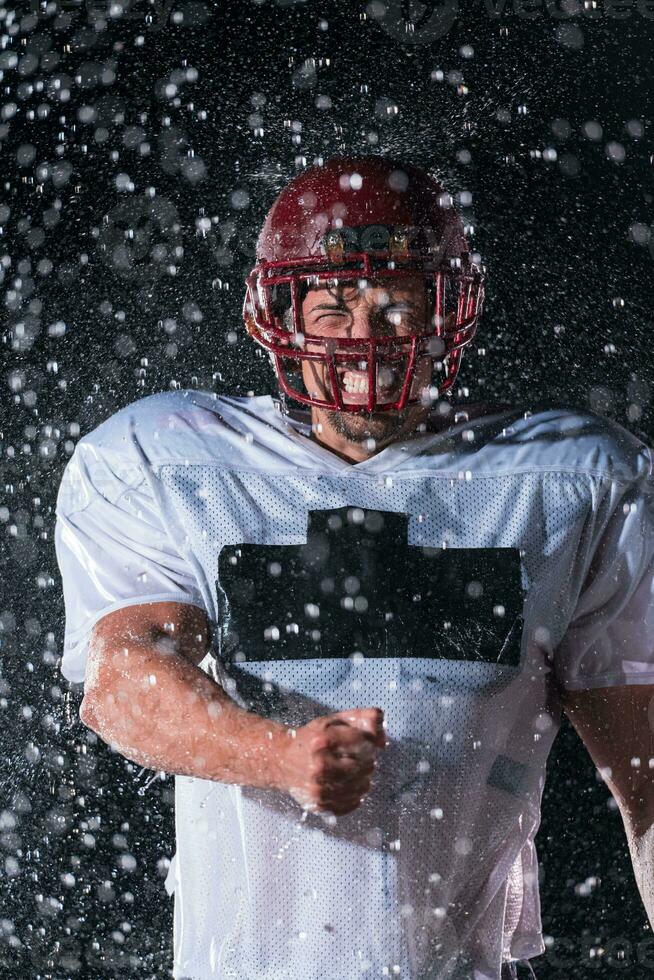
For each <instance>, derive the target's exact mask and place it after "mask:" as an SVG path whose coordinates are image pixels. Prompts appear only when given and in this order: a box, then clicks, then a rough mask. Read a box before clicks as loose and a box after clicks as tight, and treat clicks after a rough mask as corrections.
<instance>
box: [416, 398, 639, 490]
mask: <svg viewBox="0 0 654 980" xmlns="http://www.w3.org/2000/svg"><path fill="white" fill-rule="evenodd" d="M457 408H460V409H466V410H465V411H462V412H460V413H459V412H457V411H455V412H454V413H453V418H454V423H453V424H452V425H450V426H448V428H447V429H445V430H443V431H442V432H440V433H438V432H437V433H430V434H429V435H427V436H425V437H423V438H422V439H421V440H420V441H419V446H417V447H416V448H417V449H418V451H417V452H414V453H413V466H417V467H418V468H431V467H436V468H438V469H440V470H446V471H450V470H455V469H456V471H457V473H458V474H460V473H461V471H463V470H465V471H466V472H468V471H469V472H470V473H471V475H473V476H474V475H475V474H477V475H490V474H493V473H495V474H499V473H517V472H528V471H535V472H536V471H552V472H561V473H563V472H577V473H589V474H593V475H599V476H604V477H606V478H609V479H614V480H623V481H625V482H631V481H634V480H638V479H641V478H643V477H645V478H647V477H649V476H651V469H652V461H651V454H650V451H649V449H648V448H647V446H646V445H645V444H644V443H643V442H642V441H641V440H640V439H638V438H637V437H636V436H635V435H633V434H632V433H631V432H629V431H627V430H626V429H625V428H624V427H623V426H621V425H620V424H619V423H617V422H614V421H612V420H611V419H608V418H605V417H604V416H601V415H596V414H595V413H593V412H582V411H578V410H576V409H566V408H547V409H543V410H537V411H533V412H529V411H525V410H524V408H514V407H510V406H500V407H493V406H483V405H481V406H474V405H471V406H470V409H471V411H468V407H467V406H457ZM406 445H407V447H409V444H408V443H407V444H406ZM406 465H411V464H410V463H409V460H408V459H407V464H406Z"/></svg>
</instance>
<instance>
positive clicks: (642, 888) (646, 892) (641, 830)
mask: <svg viewBox="0 0 654 980" xmlns="http://www.w3.org/2000/svg"><path fill="white" fill-rule="evenodd" d="M623 821H624V825H625V831H626V834H627V842H628V844H629V853H630V854H631V863H632V865H633V869H634V876H635V878H636V884H637V885H638V891H639V892H640V896H641V898H642V900H643V905H644V906H645V911H646V912H647V918H648V919H649V923H650V925H651V927H652V929H654V823H650V824H649V825H647V824H645V823H638V824H637V823H636V822H635V821H633V820H631V819H630V818H629V817H625V816H623Z"/></svg>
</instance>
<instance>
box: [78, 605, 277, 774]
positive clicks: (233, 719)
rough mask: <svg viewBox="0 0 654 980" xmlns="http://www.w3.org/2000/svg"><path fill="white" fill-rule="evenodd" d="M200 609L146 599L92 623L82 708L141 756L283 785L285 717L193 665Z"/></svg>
mask: <svg viewBox="0 0 654 980" xmlns="http://www.w3.org/2000/svg"><path fill="white" fill-rule="evenodd" d="M207 644H208V623H207V618H206V615H205V613H204V612H203V611H202V610H201V609H199V608H198V607H196V606H191V605H187V604H184V603H176V602H160V603H147V604H143V605H135V606H130V607H127V608H126V609H120V610H118V611H116V612H114V613H109V614H108V615H107V616H104V617H103V618H102V619H101V620H100V621H99V622H98V623H97V625H96V626H95V629H94V631H93V635H92V639H91V644H90V649H89V662H88V666H87V673H86V681H85V689H84V699H83V701H82V706H81V709H80V718H81V719H82V721H83V722H84V724H85V725H87V726H88V727H89V728H91V729H93V731H95V732H97V734H98V735H100V737H101V738H102V739H104V741H105V742H107V743H109V744H110V745H111V746H112V747H113V748H115V749H117V750H118V751H119V752H120V753H121V754H122V755H124V756H126V757H127V758H128V759H131V760H132V761H134V762H137V763H138V764H139V765H141V766H146V767H147V768H149V769H157V770H162V771H164V772H169V773H177V774H181V775H187V776H197V777H200V778H202V779H213V780H218V781H220V782H224V783H239V784H241V785H244V786H245V785H247V786H256V787H265V788H282V782H283V780H282V777H281V771H280V765H279V763H280V760H281V756H282V743H283V742H287V741H288V733H289V732H290V731H291V730H290V729H289V728H288V727H287V726H286V725H281V724H279V723H278V722H275V721H270V720H267V719H265V718H262V717H261V716H260V715H257V714H255V713H252V712H248V711H244V710H243V709H242V708H240V707H239V706H238V705H237V704H236V703H235V702H234V701H233V700H232V699H231V698H230V697H229V696H228V695H227V693H226V692H225V691H224V689H223V688H222V687H221V686H220V685H219V684H217V683H216V682H215V681H214V680H213V679H212V678H211V677H209V676H208V675H207V674H205V673H204V671H202V670H200V668H199V667H198V666H197V664H198V663H200V661H201V660H202V659H203V657H204V655H205V653H206V649H207Z"/></svg>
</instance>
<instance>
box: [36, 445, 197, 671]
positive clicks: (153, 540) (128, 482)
mask: <svg viewBox="0 0 654 980" xmlns="http://www.w3.org/2000/svg"><path fill="white" fill-rule="evenodd" d="M55 551H56V555H57V562H58V565H59V571H60V574H61V578H62V583H63V593H64V607H65V617H66V619H65V628H64V649H63V658H62V663H61V671H62V673H63V675H64V677H66V678H67V679H68V680H70V681H72V682H76V683H81V682H83V681H84V677H85V672H86V660H87V653H88V643H89V639H90V634H91V631H92V629H93V626H94V625H95V623H96V622H97V621H98V620H99V619H101V618H102V617H103V616H105V615H106V614H107V613H110V612H114V611H115V610H117V609H121V608H123V607H125V606H130V605H136V604H139V603H144V602H163V601H167V602H187V603H191V604H194V605H197V606H200V607H201V608H203V609H204V608H206V606H205V603H204V602H203V599H202V595H201V591H200V589H199V588H198V583H197V578H196V576H195V574H194V571H193V567H192V564H191V563H190V562H189V561H188V559H187V558H185V557H183V555H182V554H181V553H180V550H179V549H178V548H177V547H176V546H175V544H174V542H173V540H172V537H171V535H170V533H169V531H168V530H167V528H166V526H165V523H164V521H163V519H162V516H161V509H160V507H159V506H158V503H157V501H156V499H155V497H154V495H153V493H152V490H151V488H150V485H149V483H148V480H147V478H146V476H145V474H144V473H143V471H142V469H141V467H139V466H138V465H136V464H129V463H126V464H125V465H124V466H120V467H118V466H116V465H115V463H114V464H112V463H110V462H108V461H107V460H106V459H103V457H102V454H98V453H97V452H94V450H93V447H92V446H91V447H89V446H83V444H82V443H79V444H78V446H77V447H76V449H75V453H74V454H73V456H72V457H71V459H70V460H69V462H68V464H67V466H66V469H65V471H64V475H63V478H62V481H61V484H60V487H59V493H58V496H57V508H56V523H55Z"/></svg>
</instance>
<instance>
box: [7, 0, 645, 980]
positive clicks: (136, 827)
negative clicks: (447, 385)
mask: <svg viewBox="0 0 654 980" xmlns="http://www.w3.org/2000/svg"><path fill="white" fill-rule="evenodd" d="M386 7H387V8H388V9H387V10H386V13H384V3H382V2H381V0H377V2H374V3H372V4H370V5H366V4H365V3H356V2H347V0H306V2H300V0H298V2H293V0H286V2H282V0H279V2H277V3H274V2H272V0H262V2H260V3H255V2H253V0H242V2H235V0H231V2H221V3H215V4H212V3H210V2H209V0H195V2H186V3H185V2H183V0H157V2H156V3H154V4H150V3H148V2H147V0H131V2H130V0H122V13H121V10H120V5H119V4H118V3H113V4H112V3H104V2H100V0H84V2H82V3H77V2H62V0H58V2H49V3H46V2H43V3H40V2H39V3H37V2H36V0H33V2H30V0H24V2H22V3H18V4H14V5H12V4H10V3H8V2H4V3H3V2H0V12H2V14H4V19H3V21H2V22H1V24H0V32H5V33H6V35H7V42H6V44H5V46H4V48H3V49H2V51H0V70H2V72H3V77H2V79H1V81H0V85H1V86H2V89H3V99H2V105H3V108H2V110H1V116H0V161H1V164H2V166H1V168H0V184H1V187H2V194H1V197H0V226H1V227H2V235H1V236H0V261H1V263H2V275H3V280H2V291H3V296H2V310H3V334H2V336H3V347H2V356H3V368H2V376H1V379H0V380H1V384H2V389H1V390H2V402H1V405H2V442H1V450H2V458H1V463H0V466H1V469H2V473H1V477H2V478H1V479H0V489H1V490H2V492H3V500H2V502H0V508H1V509H0V519H1V525H0V526H1V527H2V532H3V533H2V548H3V553H2V568H3V570H4V573H5V575H4V588H3V593H2V597H1V599H0V627H1V632H0V639H1V643H2V646H1V649H0V659H1V665H2V678H1V679H0V697H1V698H2V701H1V702H0V705H1V710H0V717H1V718H2V725H3V729H2V731H3V738H2V761H3V769H4V773H3V784H2V786H3V791H2V800H1V802H0V845H1V848H2V864H1V865H0V875H1V880H2V895H1V897H0V910H1V911H0V934H1V937H2V942H1V943H0V971H1V975H2V976H3V977H11V978H14V977H48V978H50V977H52V978H64V977H84V978H87V977H88V978H92V977H98V978H100V977H118V976H121V977H134V978H136V977H151V976H155V975H168V972H169V970H170V967H171V960H172V956H171V945H172V900H171V899H169V898H168V896H167V894H166V893H165V891H164V888H163V876H165V873H166V865H167V859H169V858H170V857H171V855H172V853H173V851H174V823H173V809H172V802H173V797H172V791H173V779H172V778H166V779H164V780H159V779H158V778H155V780H154V782H152V783H151V784H150V785H149V787H148V788H147V789H144V787H145V783H146V781H147V780H148V779H149V778H150V777H151V776H152V775H153V774H152V773H149V772H144V773H141V772H140V770H139V767H138V766H135V765H133V764H131V763H129V762H127V761H126V760H124V759H122V757H120V756H118V755H116V754H114V753H112V752H111V751H110V750H109V749H108V748H107V747H106V746H105V745H104V744H102V743H101V742H99V741H98V740H97V739H96V738H95V737H94V736H93V735H92V733H90V732H88V731H87V730H86V729H85V728H84V726H83V725H82V724H81V722H80V721H79V720H78V718H77V709H78V705H79V701H80V699H81V687H80V686H79V685H70V684H68V683H67V682H66V681H65V679H64V678H63V677H62V675H61V674H60V671H59V656H60V652H61V643H62V638H63V615H64V611H63V603H62V595H61V585H60V581H59V578H58V573H57V567H56V562H55V556H54V549H53V541H52V531H53V525H54V514H53V508H54V502H55V495H56V490H57V486H58V483H59V480H60V478H61V474H62V471H63V467H64V466H65V463H66V460H67V459H68V458H69V456H70V454H71V453H72V451H73V448H74V444H75V441H76V439H77V438H78V437H79V435H80V434H84V433H85V432H87V431H89V429H91V428H93V427H94V426H95V425H97V424H98V423H99V422H100V421H102V420H103V419H104V418H106V417H107V416H108V415H109V414H111V413H112V412H113V411H115V410H116V409H117V408H119V407H121V406H123V405H125V404H127V403H129V402H130V401H132V400H134V399H135V398H138V397H141V396H143V395H145V394H149V393H150V392H154V391H159V390H164V389H167V388H169V387H176V386H178V387H196V386H197V387H204V388H214V389H215V390H218V391H224V392H231V393H237V394H244V393H246V392H247V391H249V390H256V391H258V392H265V391H268V390H272V389H271V385H272V377H271V374H270V370H269V367H268V365H267V362H266V361H265V360H264V359H262V358H259V357H257V356H256V352H255V351H254V350H253V348H252V347H251V346H250V345H249V342H248V341H247V340H246V338H245V335H244V331H243V329H242V327H241V322H240V307H241V304H242V280H243V274H244V273H245V272H246V271H247V269H248V268H249V265H250V263H251V258H252V255H253V245H254V241H255V238H256V232H257V228H258V226H259V224H260V222H261V220H262V218H263V215H264V214H265V211H266V209H267V207H268V206H269V204H270V203H271V201H272V200H273V198H274V196H275V194H276V193H277V192H278V190H279V189H281V187H282V186H283V184H284V183H285V182H286V181H287V180H288V179H289V178H290V177H291V176H292V175H293V174H294V173H296V172H297V171H298V170H299V169H301V168H302V167H303V166H305V165H307V164H310V163H312V162H313V160H314V159H315V158H316V157H319V156H321V155H322V156H323V157H328V156H330V155H332V154H334V153H338V152H344V151H347V152H366V151H374V152H381V153H385V154H390V155H395V156H397V157H399V158H402V157H405V158H406V159H408V160H410V161H412V162H414V163H417V164H420V165H424V166H427V167H429V168H430V169H431V171H432V172H433V173H434V174H435V175H437V176H438V177H440V178H441V180H442V181H443V182H444V183H445V184H446V186H447V187H448V189H449V190H450V191H451V192H452V193H453V194H454V195H457V194H458V193H460V192H463V191H466V192H470V193H471V194H472V202H471V203H470V204H468V205H466V206H465V207H464V214H465V217H466V220H467V222H468V223H469V224H470V225H472V226H473V227H474V242H475V247H476V248H477V249H478V250H479V252H480V253H481V255H482V257H483V259H484V261H485V262H486V263H487V265H488V268H489V280H488V300H487V304H486V312H485V315H484V319H483V322H482V325H481V329H480V333H479V335H478V337H477V339H476V342H475V344H473V347H472V349H471V350H470V349H469V352H468V354H467V355H466V357H465V359H464V364H463V369H462V372H461V375H460V380H461V388H460V390H459V391H458V393H457V397H458V398H460V399H461V400H463V401H465V400H471V401H474V400H493V399H500V400H503V401H515V402H520V403H525V402H526V403H529V404H530V405H533V404H535V403H537V402H538V403H542V402H546V403H550V404H558V405H564V406H570V407H574V406H581V407H584V408H591V409H593V410H595V411H598V412H600V413H603V414H606V415H609V416H611V417H612V418H614V419H616V420H617V421H618V422H620V423H621V424H622V425H624V426H625V427H627V428H628V429H630V430H631V431H633V432H635V433H637V434H638V435H640V437H641V438H643V439H644V440H646V441H651V438H650V437H651V429H652V416H651V402H650V378H651V371H652V359H651V354H650V350H651V342H650V337H651V331H652V312H651V310H652V271H653V268H654V266H653V263H654V246H652V243H651V236H650V223H651V221H652V192H651V167H652V163H651V161H652V153H653V148H652V126H651V120H650V119H648V118H647V114H648V112H650V111H651V110H650V105H651V96H652V84H651V81H650V77H651V74H652V55H651V53H650V52H651V49H652V41H653V40H654V19H653V18H654V6H653V5H652V4H651V3H650V4H649V6H648V5H647V4H646V3H645V2H643V3H642V4H641V5H640V7H636V5H635V4H634V5H633V6H630V5H629V4H628V3H622V4H613V5H609V4H606V3H602V0H597V6H596V7H592V6H591V5H590V4H589V7H588V8H587V9H586V8H584V7H583V6H582V5H578V4H576V3H575V2H574V0H571V2H570V4H569V5H568V6H567V7H562V6H561V5H560V4H558V3H557V4H554V3H550V4H549V5H546V4H544V3H542V4H540V5H538V4H536V3H530V4H526V3H520V2H519V0H513V2H510V0H507V2H506V4H504V5H502V4H501V3H498V4H496V5H493V4H492V3H491V2H490V0H487V2H484V3H480V2H477V3H470V2H466V0H461V2H460V3H459V4H458V5H456V4H455V0H451V3H450V6H449V7H438V6H435V5H433V4H427V5H425V6H423V5H422V4H419V3H408V2H407V3H401V2H399V0H386ZM107 11H110V13H107ZM139 38H141V39H142V40H139ZM588 124H590V126H589V125H588ZM149 189H154V197H153V196H151V195H152V190H149ZM464 200H467V198H464ZM203 219H204V220H203ZM206 219H208V221H207V220H206ZM651 246H652V247H651ZM610 804H611V800H610V798H609V796H608V792H607V790H606V788H605V786H604V785H603V784H602V783H601V782H599V780H598V779H597V778H596V776H595V772H594V768H593V767H592V765H591V763H590V761H589V759H588V756H587V755H586V753H585V750H583V748H582V746H581V744H580V742H579V740H578V738H577V736H576V735H575V733H574V732H573V731H572V729H571V728H570V727H569V726H568V725H567V724H565V725H564V727H563V730H562V733H561V735H560V736H559V738H558V740H557V742H556V744H555V748H554V750H553V753H552V756H551V758H550V765H549V781H548V785H547V789H546V793H545V799H544V805H543V821H542V826H541V830H540V833H539V836H538V839H537V844H538V846H539V854H540V858H541V864H542V868H541V873H542V882H541V898H542V906H543V924H544V931H545V934H546V936H547V937H548V939H547V943H548V951H547V953H546V954H545V955H544V956H543V957H541V958H540V959H539V960H537V961H535V962H534V967H535V969H536V973H537V975H538V977H539V980H549V978H554V977H571V976H574V977H590V976H596V977H602V978H608V977H612V976H614V975H617V974H619V973H622V974H623V975H627V976H629V977H630V978H632V977H641V976H642V977H646V976H649V975H651V972H652V966H651V965H648V964H652V963H654V955H653V954H652V949H651V948H652V945H654V944H653V943H652V942H651V939H650V937H651V930H650V927H649V925H648V923H647V917H646V914H645V911H644V908H643V906H642V903H641V901H640V898H639V896H638V894H637V891H636V887H635V884H634V880H633V874H632V871H631V866H630V861H629V856H628V851H627V847H626V842H625V837H624V832H623V830H622V823H621V818H620V816H619V814H618V813H617V811H616V810H615V808H614V807H612V806H611V805H610ZM71 875H72V876H73V877H72V878H71V877H66V876H71ZM589 879H590V883H589ZM584 883H586V886H587V887H582V888H581V891H580V886H583V885H584ZM589 948H590V949H592V950H593V953H592V955H591V954H590V953H589V952H588V950H589Z"/></svg>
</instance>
